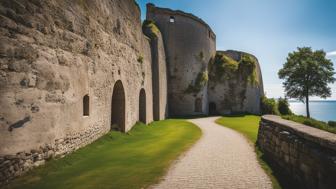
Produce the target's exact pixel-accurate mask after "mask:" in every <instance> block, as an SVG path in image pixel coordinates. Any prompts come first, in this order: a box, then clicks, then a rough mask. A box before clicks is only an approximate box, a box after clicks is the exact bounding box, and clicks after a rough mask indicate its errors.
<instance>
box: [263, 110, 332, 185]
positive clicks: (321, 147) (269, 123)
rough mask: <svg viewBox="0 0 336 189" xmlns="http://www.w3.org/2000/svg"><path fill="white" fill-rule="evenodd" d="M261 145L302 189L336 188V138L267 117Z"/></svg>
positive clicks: (267, 155)
mask: <svg viewBox="0 0 336 189" xmlns="http://www.w3.org/2000/svg"><path fill="white" fill-rule="evenodd" d="M257 143H258V146H259V147H260V149H261V151H263V152H264V154H265V156H266V158H267V159H268V160H270V161H271V162H272V164H273V165H275V166H276V167H277V168H278V169H279V171H280V172H281V173H282V174H284V175H286V176H288V178H291V179H290V180H292V181H294V182H295V183H296V184H298V185H299V186H300V187H302V188H305V189H322V188H323V189H329V188H330V189H331V188H335V187H336V134H333V133H329V132H326V131H323V130H320V129H316V128H313V127H309V126H306V125H303V124H299V123H296V122H293V121H288V120H284V119H281V118H280V117H279V116H273V115H265V116H263V117H262V119H261V122H260V127H259V133H258V141H257Z"/></svg>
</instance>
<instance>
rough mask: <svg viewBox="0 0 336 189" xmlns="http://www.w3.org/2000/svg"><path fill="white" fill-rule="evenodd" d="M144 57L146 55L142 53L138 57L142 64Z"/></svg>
mask: <svg viewBox="0 0 336 189" xmlns="http://www.w3.org/2000/svg"><path fill="white" fill-rule="evenodd" d="M143 59H144V57H143V56H142V55H139V56H138V58H137V61H138V62H139V63H141V64H142V63H143Z"/></svg>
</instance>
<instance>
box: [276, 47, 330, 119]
mask: <svg viewBox="0 0 336 189" xmlns="http://www.w3.org/2000/svg"><path fill="white" fill-rule="evenodd" d="M334 74H335V72H334V68H333V63H332V62H331V60H329V59H327V58H326V53H325V52H324V51H323V50H316V51H313V50H312V49H311V47H302V48H300V47H299V48H297V51H294V52H292V53H289V54H288V57H287V61H286V63H285V64H284V65H283V68H282V69H280V70H279V73H278V75H279V78H280V79H284V80H285V81H284V82H283V85H284V87H285V92H286V96H287V97H289V98H295V99H298V100H300V101H302V102H305V103H306V107H307V117H310V114H309V96H318V97H321V98H327V97H330V96H331V89H330V87H328V84H329V83H333V82H334V81H335V78H334Z"/></svg>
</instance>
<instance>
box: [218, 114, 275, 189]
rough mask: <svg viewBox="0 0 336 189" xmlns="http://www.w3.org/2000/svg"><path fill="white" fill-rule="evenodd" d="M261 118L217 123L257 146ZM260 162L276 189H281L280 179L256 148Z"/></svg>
mask: <svg viewBox="0 0 336 189" xmlns="http://www.w3.org/2000/svg"><path fill="white" fill-rule="evenodd" d="M260 119H261V117H260V116H255V115H246V116H234V117H222V118H219V119H217V120H216V123H218V124H220V125H223V126H225V127H228V128H231V129H233V130H236V131H238V132H239V133H241V134H243V135H244V136H245V137H246V138H247V139H248V140H249V141H250V142H251V143H253V144H254V145H255V144H256V141H257V137H258V129H259V122H260ZM255 151H256V154H257V158H258V161H259V163H260V165H261V167H262V168H263V169H264V170H265V172H266V173H267V175H269V177H270V179H271V181H272V185H273V188H274V189H281V186H280V184H279V181H278V179H277V178H276V177H275V176H274V172H273V170H272V169H271V167H270V166H269V165H268V164H267V163H266V162H265V161H264V160H263V158H262V157H263V153H262V152H261V151H260V150H259V149H258V147H256V146H255Z"/></svg>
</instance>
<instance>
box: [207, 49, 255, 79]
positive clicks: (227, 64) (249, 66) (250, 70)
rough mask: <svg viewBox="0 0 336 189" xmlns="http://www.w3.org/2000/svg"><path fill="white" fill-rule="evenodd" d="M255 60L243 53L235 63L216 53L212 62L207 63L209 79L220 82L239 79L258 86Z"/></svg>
mask: <svg viewBox="0 0 336 189" xmlns="http://www.w3.org/2000/svg"><path fill="white" fill-rule="evenodd" d="M257 64H258V62H257V60H256V58H254V57H253V56H251V55H249V54H246V53H243V54H242V55H241V59H240V61H236V60H234V59H233V58H231V57H229V56H228V55H226V54H225V53H222V52H217V53H216V56H215V58H214V59H213V61H210V62H209V72H210V76H211V79H213V80H214V81H220V80H222V79H225V80H231V79H234V78H239V77H241V78H242V79H243V80H244V81H247V82H249V83H250V84H252V85H254V84H258V83H259V81H258V78H257V71H256V68H257Z"/></svg>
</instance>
